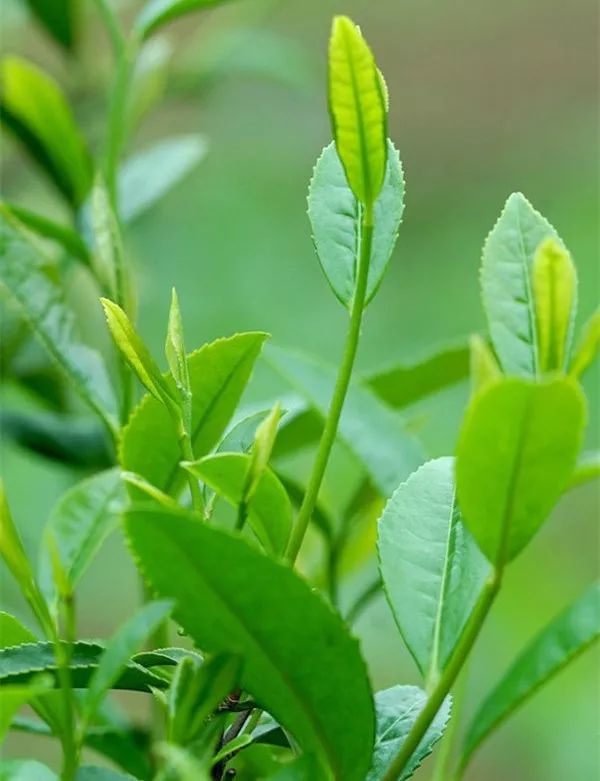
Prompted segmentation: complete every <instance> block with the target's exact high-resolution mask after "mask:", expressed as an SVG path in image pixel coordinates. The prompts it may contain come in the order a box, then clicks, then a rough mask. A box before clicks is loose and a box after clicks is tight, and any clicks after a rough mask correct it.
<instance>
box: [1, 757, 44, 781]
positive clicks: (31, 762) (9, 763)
mask: <svg viewBox="0 0 600 781" xmlns="http://www.w3.org/2000/svg"><path fill="white" fill-rule="evenodd" d="M33 779H35V781H58V776H57V775H56V774H55V773H53V772H52V770H50V768H49V767H46V765H42V763H41V762H36V760H35V759H5V760H0V781H33Z"/></svg>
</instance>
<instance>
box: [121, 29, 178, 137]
mask: <svg viewBox="0 0 600 781" xmlns="http://www.w3.org/2000/svg"><path fill="white" fill-rule="evenodd" d="M173 49H174V47H173V44H172V43H171V42H170V41H169V39H168V38H167V37H166V36H160V35H157V36H156V38H153V39H152V40H150V41H146V43H145V44H144V45H143V46H142V48H141V49H140V53H139V54H138V56H137V58H136V61H135V67H134V70H133V76H132V79H131V88H130V91H129V101H128V108H127V114H128V122H129V127H130V133H132V132H133V131H135V129H136V128H137V126H138V125H139V123H140V121H141V120H142V119H143V117H144V116H145V115H146V114H147V113H148V112H149V111H150V109H151V108H152V107H153V106H154V105H155V104H156V103H157V102H158V101H159V100H160V99H161V98H162V96H163V94H164V92H165V90H166V88H167V82H168V78H169V65H170V62H171V58H172V56H173Z"/></svg>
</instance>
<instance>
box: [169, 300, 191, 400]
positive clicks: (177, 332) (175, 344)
mask: <svg viewBox="0 0 600 781" xmlns="http://www.w3.org/2000/svg"><path fill="white" fill-rule="evenodd" d="M165 356H166V358H167V363H168V364H169V369H170V370H171V375H172V377H173V379H174V380H175V384H176V385H177V390H178V391H179V393H180V395H181V397H182V399H184V400H185V401H188V402H189V401H191V388H190V373H189V370H188V362H187V355H186V352H185V343H184V341H183V322H182V319H181V310H180V309H179V299H178V297H177V291H176V290H175V288H173V290H172V291H171V308H170V310H169V325H168V327H167V341H166V343H165Z"/></svg>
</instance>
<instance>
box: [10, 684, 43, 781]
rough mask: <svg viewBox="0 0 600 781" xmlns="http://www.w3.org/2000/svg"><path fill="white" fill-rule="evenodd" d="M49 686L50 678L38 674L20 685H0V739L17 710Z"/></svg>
mask: <svg viewBox="0 0 600 781" xmlns="http://www.w3.org/2000/svg"><path fill="white" fill-rule="evenodd" d="M50 686H51V680H50V679H48V678H46V677H44V676H38V677H37V678H34V679H33V680H32V681H30V682H29V683H28V684H24V685H21V686H18V685H12V686H0V741H2V740H4V736H5V735H6V733H7V732H8V730H9V728H10V725H11V722H12V720H13V717H14V716H15V714H16V713H17V711H18V710H19V709H20V708H21V707H22V706H23V705H26V704H27V703H29V702H31V700H33V699H34V698H35V697H38V696H39V695H40V694H43V693H44V692H45V691H47V690H48V689H49V688H50ZM0 777H1V776H0Z"/></svg>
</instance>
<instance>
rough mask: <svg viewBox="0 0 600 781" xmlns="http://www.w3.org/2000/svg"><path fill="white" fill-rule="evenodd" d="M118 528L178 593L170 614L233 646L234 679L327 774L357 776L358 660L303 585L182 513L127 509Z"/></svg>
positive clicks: (164, 587) (363, 711) (368, 704)
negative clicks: (237, 661) (239, 662)
mask: <svg viewBox="0 0 600 781" xmlns="http://www.w3.org/2000/svg"><path fill="white" fill-rule="evenodd" d="M125 527H126V532H127V534H128V537H129V540H130V545H131V547H132V549H133V553H134V556H135V558H136V560H137V563H138V566H139V567H140V569H141V571H142V573H143V575H144V577H145V578H147V579H148V580H150V582H151V583H152V586H153V587H154V589H155V590H156V591H157V593H159V594H160V595H162V596H164V597H168V598H173V599H175V600H176V606H175V609H174V617H175V619H176V620H177V622H178V623H179V624H180V625H181V626H182V627H183V628H184V629H185V631H186V632H188V633H189V634H190V635H191V637H192V638H193V639H194V641H195V642H196V644H197V645H198V647H200V648H201V649H202V650H205V651H207V652H208V653H236V654H240V655H241V656H242V658H243V668H242V675H241V680H240V685H241V687H242V688H243V689H244V690H245V691H248V693H249V694H250V695H252V696H253V697H254V698H255V699H256V700H257V701H258V702H259V703H260V704H261V706H262V707H264V708H265V709H266V710H268V711H269V712H270V713H272V714H273V716H274V717H275V718H276V719H277V720H278V721H280V722H281V723H282V724H283V725H284V726H285V727H286V728H287V729H289V730H290V731H291V732H292V733H293V735H294V737H295V738H296V740H297V741H298V742H299V744H300V745H301V746H302V748H303V749H304V750H305V751H307V752H309V753H310V752H315V753H316V754H317V755H318V756H319V758H320V760H321V762H322V763H324V764H325V765H326V766H328V767H329V768H330V770H331V773H332V775H333V778H335V779H337V781H355V780H356V781H363V779H364V776H365V774H366V772H367V770H368V767H369V761H370V756H371V748H372V740H373V723H372V720H373V714H372V700H371V694H370V691H369V685H368V680H367V677H366V673H365V668H364V663H363V661H362V659H361V658H360V654H359V652H358V647H357V644H356V641H354V640H353V639H352V638H351V637H350V636H349V634H348V633H347V630H346V629H345V627H344V625H343V624H342V622H341V620H340V619H339V618H338V617H337V616H336V615H335V614H334V613H333V612H331V610H330V609H329V608H328V607H327V606H326V605H325V604H324V603H323V602H322V601H321V599H320V598H319V597H318V596H317V595H316V594H315V593H313V592H312V590H311V589H310V587H309V586H308V584H306V583H305V582H304V581H303V580H302V579H301V578H300V577H299V576H298V575H296V574H295V573H294V572H292V570H290V569H289V568H288V567H285V566H283V565H281V564H278V563H276V562H274V561H272V560H270V559H268V558H266V557H265V556H264V555H262V554H260V553H258V552H257V551H255V550H253V549H252V548H251V547H250V546H249V545H248V544H247V543H246V542H245V541H244V540H243V539H241V538H239V537H233V536H231V535H230V534H228V533H227V532H224V531H221V530H219V529H216V528H212V527H210V526H207V525H206V524H201V523H198V522H197V520H194V518H193V516H192V515H191V514H189V513H184V512H182V511H180V512H179V513H166V512H156V511H153V510H145V509H143V508H139V509H137V510H135V509H134V510H131V511H129V512H128V513H126V516H125ZM158 561H160V562H161V566H159V567H156V562H158ZM225 562H226V565H225ZM299 658H301V659H302V664H298V659H299Z"/></svg>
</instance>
